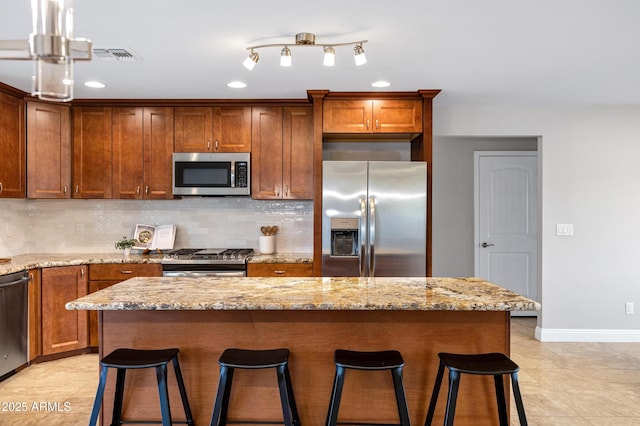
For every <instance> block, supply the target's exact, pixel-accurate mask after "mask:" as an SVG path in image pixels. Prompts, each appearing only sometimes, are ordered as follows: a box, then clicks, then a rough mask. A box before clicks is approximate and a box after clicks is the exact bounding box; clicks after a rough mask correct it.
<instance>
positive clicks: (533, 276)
mask: <svg viewBox="0 0 640 426" xmlns="http://www.w3.org/2000/svg"><path fill="white" fill-rule="evenodd" d="M474 157H475V158H474V159H475V210H476V211H475V222H476V223H475V230H476V236H475V273H476V276H478V277H480V278H483V279H486V280H488V281H491V282H493V283H495V284H498V285H500V286H501V287H505V288H507V289H509V290H512V291H514V292H516V293H518V294H521V295H523V296H526V297H529V298H531V299H534V300H538V291H537V290H538V156H537V152H532V151H514V152H495V151H493V152H492V151H485V152H480V151H479V152H476V153H475V156H474ZM527 314H534V312H531V313H527Z"/></svg>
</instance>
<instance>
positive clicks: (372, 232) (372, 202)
mask: <svg viewBox="0 0 640 426" xmlns="http://www.w3.org/2000/svg"><path fill="white" fill-rule="evenodd" d="M375 242H376V199H375V198H374V197H369V276H370V277H374V276H375V272H376V250H375Z"/></svg>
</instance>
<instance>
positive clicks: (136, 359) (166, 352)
mask: <svg viewBox="0 0 640 426" xmlns="http://www.w3.org/2000/svg"><path fill="white" fill-rule="evenodd" d="M178 352H179V351H178V349H175V348H172V349H157V350H142V349H116V350H115V351H113V352H111V353H110V354H109V355H107V356H105V357H104V358H102V360H101V361H100V366H101V371H100V382H99V383H98V391H97V392H96V400H95V401H94V403H93V410H92V411H91V419H90V420H89V426H95V424H96V422H97V420H98V413H99V412H100V405H101V404H102V396H103V394H104V387H105V385H106V384H107V373H108V371H109V368H116V369H117V370H118V375H117V378H116V391H115V398H114V402H113V417H112V419H111V426H113V425H121V424H123V423H153V422H151V421H133V420H131V421H127V420H122V400H123V395H124V379H125V376H126V373H127V370H128V369H140V368H155V369H156V377H157V379H158V393H159V394H160V411H161V413H162V426H171V425H172V424H173V423H186V424H188V425H193V424H194V423H193V417H192V415H191V408H190V407H189V401H188V400H187V392H186V390H185V388H184V381H183V380H182V373H181V372H180V364H179V363H178ZM169 361H173V369H174V370H175V374H176V380H177V382H178V389H179V390H180V396H181V398H182V406H183V407H184V414H185V417H186V421H173V422H172V420H171V409H170V407H169V392H168V388H167V364H168V363H169ZM156 423H159V422H156Z"/></svg>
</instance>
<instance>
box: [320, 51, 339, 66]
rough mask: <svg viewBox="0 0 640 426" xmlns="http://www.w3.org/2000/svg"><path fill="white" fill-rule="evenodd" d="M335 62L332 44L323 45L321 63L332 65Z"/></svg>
mask: <svg viewBox="0 0 640 426" xmlns="http://www.w3.org/2000/svg"><path fill="white" fill-rule="evenodd" d="M335 64H336V49H334V48H333V47H332V46H325V48H324V59H323V60H322V65H324V66H325V67H332V66H334V65H335Z"/></svg>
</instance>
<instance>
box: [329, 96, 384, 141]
mask: <svg viewBox="0 0 640 426" xmlns="http://www.w3.org/2000/svg"><path fill="white" fill-rule="evenodd" d="M371 105H372V103H371V100H370V99H367V100H349V101H346V100H337V99H327V100H325V101H324V103H323V110H324V111H323V114H322V128H323V131H324V132H325V133H371V131H372V128H371V126H372V123H371Z"/></svg>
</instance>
